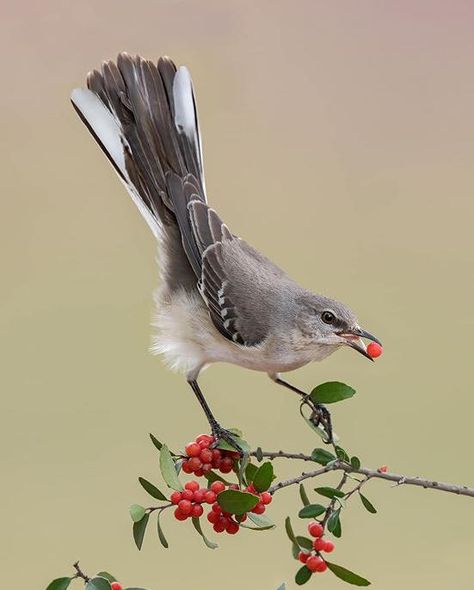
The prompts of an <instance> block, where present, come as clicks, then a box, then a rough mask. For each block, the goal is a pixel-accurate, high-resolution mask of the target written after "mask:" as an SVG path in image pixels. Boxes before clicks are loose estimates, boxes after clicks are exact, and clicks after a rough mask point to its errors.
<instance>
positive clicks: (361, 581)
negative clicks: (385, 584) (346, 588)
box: [326, 561, 370, 586]
mask: <svg viewBox="0 0 474 590" xmlns="http://www.w3.org/2000/svg"><path fill="white" fill-rule="evenodd" d="M326 563H327V565H328V568H329V569H330V570H331V571H332V573H333V574H334V575H335V576H337V577H338V578H339V579H341V580H344V582H347V583H348V584H353V585H354V586H370V582H369V580H366V579H365V578H363V577H362V576H359V575H358V574H355V573H354V572H351V571H350V570H348V569H346V568H345V567H342V566H340V565H336V564H335V563H331V562H329V561H326Z"/></svg>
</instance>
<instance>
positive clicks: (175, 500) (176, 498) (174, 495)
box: [170, 492, 181, 504]
mask: <svg viewBox="0 0 474 590" xmlns="http://www.w3.org/2000/svg"><path fill="white" fill-rule="evenodd" d="M170 500H171V504H177V503H178V502H179V501H180V500H181V492H173V493H172V494H171V496H170Z"/></svg>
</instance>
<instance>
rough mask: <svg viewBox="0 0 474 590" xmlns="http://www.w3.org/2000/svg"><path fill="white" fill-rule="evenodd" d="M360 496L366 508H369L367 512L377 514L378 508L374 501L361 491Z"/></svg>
mask: <svg viewBox="0 0 474 590" xmlns="http://www.w3.org/2000/svg"><path fill="white" fill-rule="evenodd" d="M359 498H360V499H361V501H362V504H363V505H364V508H365V509H366V510H367V512H370V513H371V514H377V509H376V508H375V506H374V505H373V504H372V502H371V501H370V500H369V499H368V498H366V497H365V496H364V495H363V494H361V493H360V492H359Z"/></svg>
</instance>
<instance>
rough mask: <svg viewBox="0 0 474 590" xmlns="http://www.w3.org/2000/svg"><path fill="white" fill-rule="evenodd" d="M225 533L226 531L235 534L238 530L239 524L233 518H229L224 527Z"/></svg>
mask: <svg viewBox="0 0 474 590" xmlns="http://www.w3.org/2000/svg"><path fill="white" fill-rule="evenodd" d="M225 530H226V533H228V534H229V535H235V533H238V532H239V530H240V527H239V525H238V524H237V523H236V522H234V521H233V520H231V521H230V522H229V523H228V524H227V526H226V527H225Z"/></svg>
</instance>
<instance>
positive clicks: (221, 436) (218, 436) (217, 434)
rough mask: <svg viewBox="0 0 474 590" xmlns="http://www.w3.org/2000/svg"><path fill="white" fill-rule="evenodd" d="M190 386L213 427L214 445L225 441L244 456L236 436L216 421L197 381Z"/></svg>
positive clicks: (192, 381)
mask: <svg viewBox="0 0 474 590" xmlns="http://www.w3.org/2000/svg"><path fill="white" fill-rule="evenodd" d="M188 383H189V385H190V386H191V389H192V390H193V391H194V394H195V396H196V397H197V399H198V402H199V403H200V405H201V408H202V409H203V410H204V413H205V414H206V418H207V421H208V422H209V426H210V427H211V432H212V435H213V437H214V439H215V442H214V445H216V446H217V445H218V444H219V441H220V440H224V441H225V442H227V443H229V444H230V445H231V446H232V447H234V449H235V450H236V451H238V452H239V453H241V454H242V449H241V447H240V445H239V444H238V443H237V442H236V441H235V436H234V435H233V434H232V432H230V431H229V430H226V429H225V428H222V426H221V425H220V424H219V422H218V421H217V420H216V419H215V417H214V414H213V413H212V411H211V408H210V407H209V404H208V403H207V401H206V398H205V397H204V394H203V393H202V391H201V388H200V387H199V385H198V382H197V381H196V380H189V381H188Z"/></svg>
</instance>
